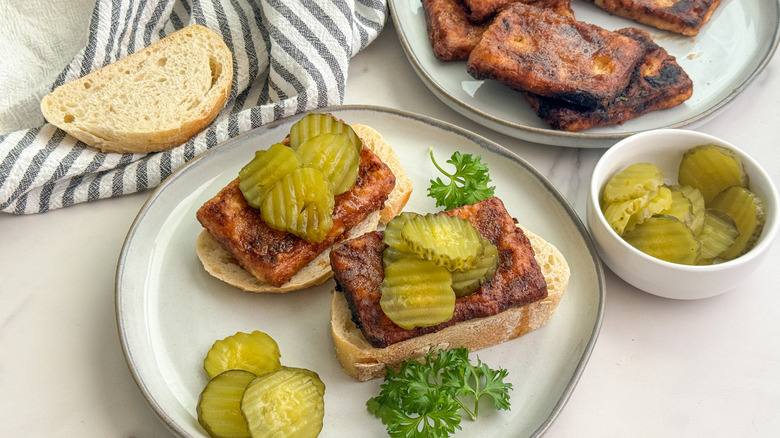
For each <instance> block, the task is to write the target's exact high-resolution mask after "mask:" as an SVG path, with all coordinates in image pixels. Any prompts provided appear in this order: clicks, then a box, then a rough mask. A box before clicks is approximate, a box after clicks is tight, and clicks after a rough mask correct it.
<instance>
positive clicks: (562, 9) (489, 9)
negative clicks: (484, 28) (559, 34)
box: [463, 0, 574, 23]
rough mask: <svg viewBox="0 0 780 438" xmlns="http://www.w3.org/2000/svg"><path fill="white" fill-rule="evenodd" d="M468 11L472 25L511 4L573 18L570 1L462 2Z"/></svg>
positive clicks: (493, 0) (471, 0)
mask: <svg viewBox="0 0 780 438" xmlns="http://www.w3.org/2000/svg"><path fill="white" fill-rule="evenodd" d="M463 2H464V3H465V4H466V7H467V8H468V11H469V20H471V21H472V22H474V23H479V22H483V21H485V20H488V19H491V18H493V17H494V16H495V15H496V14H497V13H498V12H500V11H501V10H502V9H504V8H505V7H506V6H509V5H510V4H512V3H524V4H527V5H532V6H536V7H539V8H546V9H552V10H554V11H555V12H558V13H559V14H563V15H568V16H571V17H574V12H573V11H572V9H571V0H463Z"/></svg>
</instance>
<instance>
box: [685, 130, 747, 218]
mask: <svg viewBox="0 0 780 438" xmlns="http://www.w3.org/2000/svg"><path fill="white" fill-rule="evenodd" d="M677 179H678V181H679V183H680V184H682V185H688V186H691V187H695V188H697V189H699V191H700V192H701V194H702V196H703V197H704V202H705V203H707V204H709V202H710V201H712V200H713V199H714V198H715V196H717V195H718V193H720V192H722V191H723V190H725V189H727V188H728V187H731V186H734V185H736V186H741V187H748V182H749V180H748V175H747V173H746V172H745V167H744V165H743V164H742V159H741V158H740V157H739V155H737V154H736V152H734V151H732V150H731V149H729V148H726V147H723V146H720V145H716V144H713V143H708V144H703V145H699V146H695V147H693V148H691V149H689V150H688V151H686V152H685V154H683V158H682V160H681V161H680V170H679V173H678V176H677Z"/></svg>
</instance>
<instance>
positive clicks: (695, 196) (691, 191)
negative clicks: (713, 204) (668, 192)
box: [671, 185, 706, 234]
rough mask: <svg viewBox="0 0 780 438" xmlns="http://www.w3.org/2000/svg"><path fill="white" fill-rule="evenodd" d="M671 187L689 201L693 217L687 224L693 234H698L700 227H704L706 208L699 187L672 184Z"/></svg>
mask: <svg viewBox="0 0 780 438" xmlns="http://www.w3.org/2000/svg"><path fill="white" fill-rule="evenodd" d="M671 188H672V189H674V190H679V191H680V192H681V193H682V194H683V195H685V197H686V198H688V200H689V201H690V202H691V214H692V215H693V219H692V220H691V223H690V224H689V225H688V226H689V227H690V228H691V231H693V234H699V233H700V232H701V229H702V227H704V210H705V208H706V207H705V204H704V197H703V196H702V194H701V192H700V191H699V189H697V188H694V187H691V186H683V185H674V186H671Z"/></svg>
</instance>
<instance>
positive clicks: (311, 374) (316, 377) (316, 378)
mask: <svg viewBox="0 0 780 438" xmlns="http://www.w3.org/2000/svg"><path fill="white" fill-rule="evenodd" d="M282 369H283V370H292V371H295V372H297V373H303V374H305V375H307V376H309V377H311V379H312V382H314V386H316V387H317V391H319V392H320V395H325V383H324V382H323V381H322V379H320V375H319V374H317V373H316V372H314V371H312V370H310V369H308V368H297V367H288V366H283V367H282Z"/></svg>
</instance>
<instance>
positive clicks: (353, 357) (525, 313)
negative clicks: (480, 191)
mask: <svg viewBox="0 0 780 438" xmlns="http://www.w3.org/2000/svg"><path fill="white" fill-rule="evenodd" d="M518 226H519V225H518ZM521 228H522V227H521ZM522 230H523V232H524V233H525V234H526V236H528V239H529V240H530V241H531V246H533V248H534V251H535V253H536V256H535V258H536V261H537V263H538V264H539V266H540V268H541V270H542V274H543V275H544V278H545V280H546V282H547V297H546V298H544V299H541V300H539V301H536V302H534V303H531V304H528V305H525V306H522V307H515V308H512V309H509V310H506V311H504V312H501V313H499V314H497V315H493V316H490V317H487V318H478V319H472V320H468V321H464V322H461V323H458V324H455V325H452V326H450V327H447V328H445V329H443V330H441V331H438V332H435V333H430V334H426V335H423V336H419V337H416V338H412V339H408V340H405V341H401V342H398V343H395V344H392V345H390V346H388V347H385V348H375V347H373V346H371V344H369V343H368V341H366V339H365V338H364V337H363V334H362V333H361V331H360V329H358V328H357V327H356V326H355V323H354V322H352V312H351V311H350V309H349V306H348V305H347V301H346V299H345V298H344V294H343V293H340V292H334V293H333V301H332V303H331V309H330V322H331V334H332V337H333V344H334V347H335V350H336V357H337V358H338V360H339V362H340V363H341V366H342V367H343V368H344V371H345V372H346V373H347V374H348V375H350V376H352V377H354V378H356V379H358V380H360V381H366V380H371V379H374V378H377V377H382V376H383V375H384V374H385V367H386V366H389V367H390V368H393V369H395V368H397V367H398V366H399V365H400V363H401V362H403V361H404V360H407V359H421V358H422V357H423V356H425V354H426V353H428V352H429V351H432V350H433V351H435V350H438V349H445V350H449V349H453V348H458V347H460V346H464V347H466V348H468V350H469V351H475V350H479V349H482V348H487V347H490V346H493V345H496V344H499V343H501V342H505V341H508V340H510V339H514V338H517V337H519V336H522V335H524V334H526V333H528V332H530V331H532V330H535V329H537V328H539V327H541V326H543V325H544V324H546V323H547V321H549V319H550V318H551V317H552V315H553V313H554V312H555V309H556V308H557V307H558V303H559V302H560V300H561V297H562V296H563V292H564V290H566V286H567V285H568V283H569V275H570V271H569V265H568V263H566V259H565V258H564V257H563V255H562V254H561V252H560V251H559V250H558V249H557V248H556V247H555V246H553V245H552V244H550V243H549V242H547V241H545V240H544V239H542V238H541V237H539V236H537V235H536V234H534V233H532V232H530V231H528V230H527V229H525V228H522Z"/></svg>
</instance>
